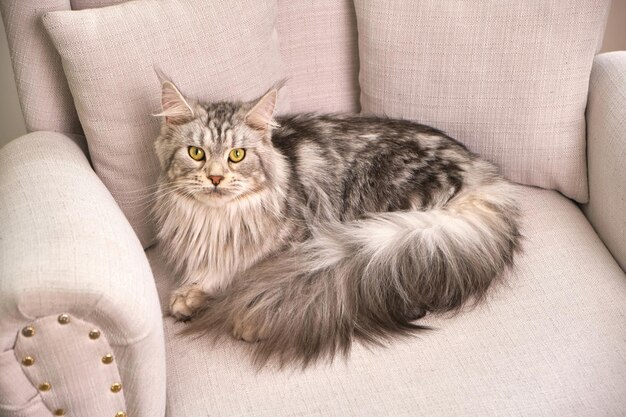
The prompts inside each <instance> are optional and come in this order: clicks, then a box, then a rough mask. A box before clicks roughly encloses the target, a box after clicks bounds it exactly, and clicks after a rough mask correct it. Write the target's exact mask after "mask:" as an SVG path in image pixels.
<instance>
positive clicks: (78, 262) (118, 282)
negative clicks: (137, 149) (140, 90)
mask: <svg viewBox="0 0 626 417" xmlns="http://www.w3.org/2000/svg"><path fill="white" fill-rule="evenodd" d="M82 143H83V142H82V138H81V137H79V136H77V135H67V134H61V133H55V132H33V133H30V134H28V135H25V136H22V137H21V138H19V139H16V140H14V141H12V142H10V143H8V144H7V145H6V146H4V147H3V148H2V149H0V167H1V168H0V196H2V198H0V317H1V318H2V319H1V320H0V352H5V351H11V350H13V349H15V347H16V335H17V334H18V332H19V331H20V330H21V329H22V328H23V327H24V326H27V325H31V324H33V323H34V322H35V321H36V320H37V319H39V318H42V317H47V316H51V317H52V322H55V323H56V317H57V316H58V315H59V314H61V313H67V314H70V315H71V316H72V317H73V318H80V319H82V320H84V321H86V322H89V323H91V324H92V325H93V326H94V327H96V328H98V329H99V330H100V331H101V332H102V335H103V336H104V337H106V340H107V341H108V342H109V344H110V345H111V349H112V351H101V352H100V353H99V354H98V355H97V356H94V355H91V356H90V359H89V360H90V361H91V362H90V364H87V363H85V366H84V368H81V369H82V370H83V371H84V372H86V373H88V374H91V373H96V372H110V370H106V369H103V368H102V367H101V365H102V364H101V362H100V358H101V356H102V355H104V354H106V353H112V354H113V355H114V358H115V363H116V364H118V365H119V366H118V369H119V374H120V375H119V376H120V377H121V381H115V380H112V381H111V383H113V382H121V383H122V385H123V390H124V398H125V400H126V402H127V403H126V405H127V407H128V408H127V409H126V412H127V414H128V415H132V416H141V417H154V416H163V413H164V409H165V382H164V381H165V345H164V340H163V322H162V318H161V310H160V306H159V299H158V295H157V292H156V286H155V282H154V278H153V274H152V271H151V269H150V265H149V264H148V260H147V258H146V255H145V252H144V250H143V248H142V247H141V244H140V243H139V239H137V236H136V235H135V233H134V232H133V229H132V228H131V226H130V224H129V223H128V221H127V220H126V218H125V217H124V215H123V214H122V211H121V210H120V208H119V207H118V205H117V204H116V202H115V200H114V199H113V197H112V196H111V194H110V193H109V191H108V190H107V188H106V187H105V186H104V184H102V182H101V181H100V179H99V178H98V176H97V175H96V174H95V173H94V171H93V170H92V168H91V166H90V164H89V160H88V158H87V156H86V155H85V149H84V148H83V147H82V146H81V145H82ZM37 326H38V325H37ZM67 329H77V328H76V327H74V326H70V327H68V328H67ZM42 334H43V330H41V329H40V331H39V332H38V333H37V334H36V335H35V338H37V335H42ZM37 339H38V338H37ZM38 340H39V339H38ZM85 340H87V341H90V340H89V339H88V337H87V335H86V334H85V333H84V331H81V335H80V337H79V335H75V336H72V335H68V336H67V337H66V338H65V342H66V343H67V345H68V346H65V347H66V348H67V350H68V351H72V350H74V351H81V352H82V351H83V350H84V349H83V348H82V347H81V346H82V344H83V343H84V342H85ZM69 345H71V347H70V346H69ZM63 346H64V345H59V346H56V347H46V346H45V345H44V346H43V350H41V349H39V348H35V347H33V351H32V352H30V353H28V354H29V355H32V356H33V357H35V365H34V366H33V371H34V368H37V369H38V370H37V372H46V373H47V374H49V375H52V376H55V378H56V379H55V380H54V381H48V382H51V383H53V384H56V388H55V387H54V386H53V388H52V390H50V391H49V392H47V393H42V394H41V395H45V396H47V399H46V401H47V400H48V399H50V401H53V403H49V404H54V405H56V406H58V407H59V408H65V407H64V406H63V405H62V404H63V403H64V402H65V403H66V404H67V403H71V402H72V401H74V400H71V401H70V400H68V399H67V398H64V397H65V396H64V395H63V393H64V392H65V391H63V389H61V387H60V386H59V383H61V384H62V385H63V386H65V387H67V384H70V385H71V384H73V383H74V382H69V381H65V379H66V378H71V375H74V372H75V371H76V372H79V371H80V369H76V370H71V369H74V368H72V367H71V366H67V367H66V366H63V365H64V363H63V361H57V360H55V359H54V358H53V357H51V352H52V350H55V349H61V348H63ZM22 353H24V354H25V352H22ZM84 353H86V352H83V353H81V356H80V357H78V356H76V355H72V354H70V353H68V355H67V357H66V358H65V359H64V360H66V361H78V362H80V361H83V359H85V357H84V356H82V355H83V354H84ZM3 355H4V353H3ZM46 358H48V359H46ZM14 360H17V359H16V358H15V357H14ZM20 360H21V357H20ZM85 360H86V359H85ZM0 362H3V361H2V360H0ZM78 362H74V364H76V363H78ZM20 366H21V365H20ZM114 366H115V365H114ZM40 367H41V369H40ZM0 369H1V371H0V373H3V372H4V368H1V367H0ZM22 371H23V370H22V369H20V370H19V372H22ZM9 372H12V371H9ZM15 372H18V371H15ZM37 375H44V374H37ZM52 376H50V378H52ZM0 379H1V380H3V381H4V383H3V382H0V388H1V389H3V390H4V385H5V383H8V382H6V381H7V380H6V379H4V376H2V377H1V378H0ZM74 379H76V380H81V378H80V377H76V378H74ZM87 380H88V378H87V377H86V378H83V379H82V381H83V382H85V381H87ZM40 382H43V381H40ZM13 383H14V384H22V385H24V378H16V379H14V380H13ZM0 392H2V393H3V394H4V391H0ZM28 392H29V391H28V390H27V388H26V387H24V393H25V394H27V393H28ZM96 393H97V395H96ZM9 394H10V395H11V396H10V397H9V396H6V397H5V396H4V395H2V396H0V415H2V416H4V415H9V416H15V417H22V416H26V415H38V416H41V415H45V414H42V413H41V412H39V414H37V412H38V411H37V410H39V411H41V410H40V408H39V406H38V405H37V404H38V403H39V402H38V397H37V398H36V399H33V400H32V401H27V402H26V403H24V401H25V400H26V399H25V398H24V396H17V395H14V394H15V393H13V394H11V393H10V392H9ZM107 395H114V394H112V393H111V392H110V391H108V386H104V387H96V386H95V385H92V384H91V383H87V382H85V383H84V384H82V385H81V391H80V393H78V392H77V393H76V399H78V398H81V396H82V398H91V399H92V400H91V401H84V402H83V403H82V407H85V408H82V409H83V410H85V409H89V407H93V408H92V409H93V410H97V409H100V408H101V407H102V408H103V409H104V408H105V407H108V405H111V401H110V399H108V398H107V397H106V396H107ZM57 396H58V397H57ZM50 397H52V398H50ZM98 398H101V399H102V401H101V402H99V403H97V404H92V403H93V402H97V399H98ZM5 401H6V402H5ZM7 402H8V404H7ZM107 404H108V405H107ZM74 407H75V409H74V410H71V409H68V410H67V415H72V414H71V413H72V412H75V413H77V414H75V415H82V416H86V415H90V414H89V413H86V412H80V410H79V409H77V406H74ZM106 409H108V410H110V415H114V414H115V412H113V411H111V410H112V409H109V408H106ZM22 412H23V413H24V414H22ZM5 413H8V414H5ZM28 413H32V414H28ZM47 415H51V411H49V410H48V414H47ZM91 415H96V414H95V413H94V414H91Z"/></svg>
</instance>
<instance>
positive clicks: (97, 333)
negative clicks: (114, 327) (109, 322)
mask: <svg viewBox="0 0 626 417" xmlns="http://www.w3.org/2000/svg"><path fill="white" fill-rule="evenodd" d="M99 337H100V330H98V329H93V330H92V331H90V332H89V338H90V339H91V340H96V339H97V338H99Z"/></svg>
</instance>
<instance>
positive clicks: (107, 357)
mask: <svg viewBox="0 0 626 417" xmlns="http://www.w3.org/2000/svg"><path fill="white" fill-rule="evenodd" d="M102 363H103V364H105V365H108V364H110V363H113V355H111V354H110V353H107V354H106V355H104V356H103V357H102Z"/></svg>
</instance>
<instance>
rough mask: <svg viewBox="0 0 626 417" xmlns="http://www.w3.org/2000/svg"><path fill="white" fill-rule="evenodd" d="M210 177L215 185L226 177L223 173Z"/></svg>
mask: <svg viewBox="0 0 626 417" xmlns="http://www.w3.org/2000/svg"><path fill="white" fill-rule="evenodd" d="M209 179H210V180H211V182H212V183H213V185H218V184H219V183H220V182H221V181H222V180H223V179H224V177H223V176H221V175H209Z"/></svg>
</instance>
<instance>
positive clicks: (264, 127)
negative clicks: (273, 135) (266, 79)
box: [245, 87, 279, 132]
mask: <svg viewBox="0 0 626 417" xmlns="http://www.w3.org/2000/svg"><path fill="white" fill-rule="evenodd" d="M277 99H278V88H277V87H273V88H272V89H271V90H270V91H268V92H267V93H265V95H264V96H263V97H261V98H260V99H259V100H258V101H257V102H256V104H255V105H254V106H253V107H252V109H250V111H249V112H248V114H246V118H245V121H246V124H247V125H248V126H250V127H251V128H252V129H254V130H260V131H263V132H267V131H269V130H271V129H273V128H276V127H278V126H279V125H278V123H277V122H276V120H274V111H275V110H276V100H277Z"/></svg>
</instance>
